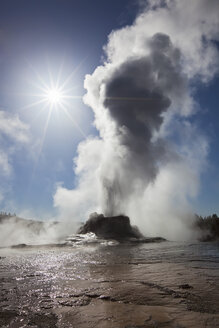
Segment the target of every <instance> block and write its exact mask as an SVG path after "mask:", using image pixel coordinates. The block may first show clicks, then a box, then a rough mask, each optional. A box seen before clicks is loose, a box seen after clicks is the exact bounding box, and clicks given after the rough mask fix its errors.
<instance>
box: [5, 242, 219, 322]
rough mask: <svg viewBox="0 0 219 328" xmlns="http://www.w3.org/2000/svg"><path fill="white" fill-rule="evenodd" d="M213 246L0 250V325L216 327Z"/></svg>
mask: <svg viewBox="0 0 219 328" xmlns="http://www.w3.org/2000/svg"><path fill="white" fill-rule="evenodd" d="M218 254H219V253H218V244H193V245H187V244H176V243H169V242H164V243H161V244H160V243H159V244H144V245H138V246H130V245H125V244H123V245H118V246H111V247H110V246H105V247H104V246H100V245H98V246H97V245H96V246H86V247H85V246H81V247H76V248H73V247H71V248H70V247H61V248H58V247H53V248H52V247H47V248H24V249H1V250H0V256H1V258H0V327H10V328H21V327H23V328H24V327H32V328H33V327H43V328H45V327H51V328H52V327H53V328H54V327H60V328H67V327H68V328H69V327H74V328H76V327H77V328H89V327H97V328H128V327H132V328H146V327H175V328H176V327H178V328H179V327H181V328H182V327H200V328H202V327H212V328H215V327H219V326H218V323H219V277H218V269H219V255H218Z"/></svg>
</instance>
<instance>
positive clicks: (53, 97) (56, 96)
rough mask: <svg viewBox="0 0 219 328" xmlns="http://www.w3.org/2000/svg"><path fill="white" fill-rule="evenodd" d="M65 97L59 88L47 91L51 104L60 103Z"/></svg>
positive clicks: (47, 97)
mask: <svg viewBox="0 0 219 328" xmlns="http://www.w3.org/2000/svg"><path fill="white" fill-rule="evenodd" d="M63 98H64V95H63V93H62V92H61V90H59V89H57V88H53V89H49V90H48V91H47V93H46V99H47V101H48V102H49V103H50V104H51V105H59V104H60V103H61V102H62V100H63Z"/></svg>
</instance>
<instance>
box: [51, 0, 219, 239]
mask: <svg viewBox="0 0 219 328" xmlns="http://www.w3.org/2000/svg"><path fill="white" fill-rule="evenodd" d="M146 4H147V5H145V8H144V10H143V12H142V13H141V14H139V16H138V17H137V18H136V20H135V22H134V23H133V25H132V26H127V27H124V28H122V29H120V30H117V31H113V32H112V33H111V34H110V35H109V39H108V44H107V45H106V46H105V48H104V50H105V54H106V59H105V62H104V63H103V65H101V66H99V67H97V68H96V70H95V71H94V73H93V74H92V75H87V76H86V78H85V82H84V86H85V89H86V90H87V94H86V95H85V97H84V101H85V103H86V104H87V105H89V106H90V107H91V108H92V109H93V112H94V117H95V120H94V124H95V126H96V128H97V130H98V131H99V137H95V138H93V137H90V138H88V139H87V140H86V141H84V142H82V143H80V144H79V146H78V156H77V158H76V159H75V173H76V174H77V175H78V178H79V179H78V185H77V187H76V188H75V189H73V190H68V189H66V188H64V187H62V186H59V187H58V188H57V190H56V193H55V195H54V204H55V206H56V207H58V208H59V211H60V216H62V217H67V218H70V219H75V221H76V222H78V221H79V220H80V219H85V218H87V217H88V216H89V214H90V213H91V212H95V211H96V212H101V213H104V214H105V215H110V216H112V215H119V214H121V213H123V214H125V215H128V216H129V217H130V218H131V220H132V223H134V224H137V225H138V226H139V227H140V229H141V231H142V232H143V233H144V234H145V235H152V234H154V235H161V236H164V237H166V238H170V239H187V238H190V236H191V234H192V231H191V229H190V227H191V224H192V222H191V217H192V215H191V213H192V212H193V209H192V207H191V205H190V199H191V198H193V197H195V196H196V195H197V193H198V190H199V180H200V174H201V172H202V170H203V168H204V166H205V164H206V158H207V152H208V142H207V138H206V136H205V135H203V134H201V133H200V131H199V130H198V127H196V126H195V125H194V123H193V124H191V122H190V117H191V116H192V115H194V114H195V113H196V111H197V110H198V105H197V104H196V103H195V100H194V99H193V96H192V90H194V82H195V81H197V80H200V81H202V82H203V83H207V82H208V81H210V80H211V79H212V78H213V77H214V75H215V73H216V72H217V71H218V51H217V48H216V45H215V44H214V41H213V40H216V39H217V38H218V35H219V34H218V30H219V17H218V12H219V2H218V1H217V0H208V1H207V0H196V1H193V2H192V3H189V4H188V2H187V0H166V1H165V0H164V1H156V0H153V1H147V3H146Z"/></svg>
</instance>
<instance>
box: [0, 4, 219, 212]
mask: <svg viewBox="0 0 219 328" xmlns="http://www.w3.org/2000/svg"><path fill="white" fill-rule="evenodd" d="M136 3H137V2H136V1H131V0H130V1H129V0H119V1H115V0H112V1H103V0H92V1H90V0H81V1H73V0H59V1H58V0H46V1H45V0H38V1H30V0H20V1H12V0H2V1H1V4H0V69H1V75H0V107H1V111H3V112H4V117H3V119H2V120H3V121H4V122H6V121H7V122H9V117H13V120H15V121H16V123H13V122H12V121H10V122H11V123H10V124H12V126H13V129H14V130H13V131H12V132H10V133H9V132H4V131H3V132H2V134H1V137H0V143H1V152H2V153H3V154H4V159H5V158H6V157H5V156H6V155H7V160H6V161H4V163H5V164H4V165H5V166H2V172H1V186H0V188H1V189H0V193H1V204H0V208H1V209H2V210H6V211H11V212H16V213H20V214H22V215H23V216H30V215H32V216H35V217H37V218H46V217H49V216H54V215H55V214H56V211H55V209H54V207H53V195H54V192H55V190H56V186H57V184H63V185H64V186H65V187H66V188H73V187H74V185H75V184H76V179H75V176H74V172H73V158H74V157H75V156H76V150H77V145H78V143H79V142H80V141H82V140H84V139H85V138H86V137H87V136H89V135H96V134H97V131H96V129H95V127H94V126H93V124H92V122H93V113H92V110H91V109H90V108H89V107H88V106H86V105H85V104H84V103H83V101H82V96H83V94H84V93H85V91H84V88H83V82H84V76H85V75H86V74H89V73H92V72H93V71H94V69H95V68H96V67H97V66H98V65H99V64H100V63H101V57H102V55H103V50H102V47H103V45H104V44H106V43H107V36H108V34H109V33H110V32H111V31H112V30H113V29H118V28H121V27H122V26H125V25H128V24H131V23H132V21H133V19H134V18H135V16H136V14H137V11H138V6H137V4H136ZM61 67H62V73H61V77H60V81H61V82H62V81H64V80H66V79H67V78H68V77H69V80H68V82H67V88H68V89H69V90H70V91H69V93H68V95H69V96H70V98H69V99H68V100H67V102H68V113H69V115H70V117H69V116H67V115H66V113H65V112H64V111H63V110H59V109H57V108H56V109H55V110H53V111H52V112H51V117H50V119H49V122H48V126H47V127H46V122H47V119H48V115H49V104H48V105H47V106H46V107H45V108H44V110H43V111H42V106H43V105H42V103H39V104H36V105H34V106H33V105H32V104H33V103H34V102H36V101H39V100H40V97H41V96H36V95H37V94H39V93H42V97H43V92H44V93H45V91H42V90H41V89H40V88H42V87H43V83H42V81H41V80H40V78H39V76H40V77H41V79H42V80H43V81H44V82H45V84H49V83H50V82H49V81H50V79H51V77H50V75H52V79H53V80H56V79H57V77H58V75H59V71H60V68H61ZM71 73H72V74H71ZM218 90H219V78H217V77H216V78H215V79H214V80H213V81H211V82H210V83H209V84H205V85H202V84H200V83H199V84H198V85H196V91H195V99H196V101H197V102H198V103H199V105H200V109H199V111H198V112H197V113H196V115H195V116H193V117H192V118H191V120H196V122H197V124H198V125H199V127H200V129H201V130H202V131H203V132H204V134H205V135H206V136H207V137H208V140H209V146H210V148H209V155H208V161H207V165H206V167H205V170H204V171H203V173H202V176H201V188H200V192H199V195H198V197H197V199H196V200H194V201H193V204H194V209H195V210H196V212H197V213H199V214H203V215H206V214H208V213H213V212H216V213H218V214H219V205H218V199H219V169H218V167H219V152H218V145H219V134H218V120H219V113H218ZM71 97H74V98H71ZM16 118H17V120H16ZM4 124H6V123H4ZM18 131H20V133H21V135H22V136H21V137H20V138H18ZM2 156H3V155H2ZM6 162H7V163H6ZM7 164H8V166H9V171H7V167H6V166H7ZM3 167H5V172H3V171H4V170H3Z"/></svg>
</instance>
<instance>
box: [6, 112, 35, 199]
mask: <svg viewBox="0 0 219 328" xmlns="http://www.w3.org/2000/svg"><path fill="white" fill-rule="evenodd" d="M29 142H30V131H29V126H28V125H27V124H26V123H24V122H22V121H21V119H20V118H19V117H18V115H13V114H9V113H7V112H5V111H3V110H1V111H0V176H1V185H0V190H1V197H0V201H2V200H3V199H4V194H5V193H6V192H7V191H8V190H9V180H10V178H11V176H12V173H13V166H14V164H15V163H14V162H13V155H14V154H15V153H16V152H17V151H19V149H20V147H23V146H27V145H28V144H29Z"/></svg>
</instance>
